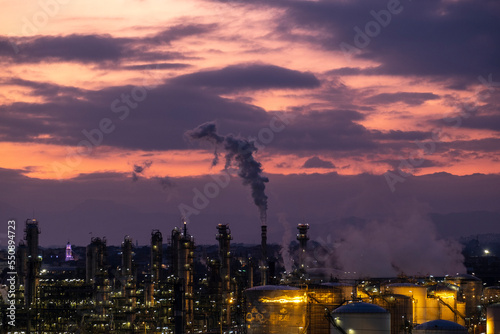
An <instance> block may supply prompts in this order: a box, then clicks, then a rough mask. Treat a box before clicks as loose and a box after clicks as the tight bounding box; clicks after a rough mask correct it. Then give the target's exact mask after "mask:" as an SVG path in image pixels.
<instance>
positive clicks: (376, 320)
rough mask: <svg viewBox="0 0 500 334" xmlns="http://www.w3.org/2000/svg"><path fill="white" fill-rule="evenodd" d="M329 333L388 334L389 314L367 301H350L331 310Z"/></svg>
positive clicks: (389, 329)
mask: <svg viewBox="0 0 500 334" xmlns="http://www.w3.org/2000/svg"><path fill="white" fill-rule="evenodd" d="M332 322H333V324H332V326H331V331H330V333H332V334H343V332H344V333H356V334H372V333H373V334H390V333H391V314H390V313H389V311H387V310H386V309H384V308H382V307H380V306H377V305H374V304H369V303H350V304H347V305H344V306H341V307H339V308H337V309H335V310H333V312H332Z"/></svg>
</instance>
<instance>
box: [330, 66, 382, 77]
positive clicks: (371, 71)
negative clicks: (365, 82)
mask: <svg viewBox="0 0 500 334" xmlns="http://www.w3.org/2000/svg"><path fill="white" fill-rule="evenodd" d="M377 69H378V68H377V67H368V68H359V67H341V68H336V69H333V70H330V71H327V72H326V74H331V75H339V76H348V75H377V74H380V73H379V72H377Z"/></svg>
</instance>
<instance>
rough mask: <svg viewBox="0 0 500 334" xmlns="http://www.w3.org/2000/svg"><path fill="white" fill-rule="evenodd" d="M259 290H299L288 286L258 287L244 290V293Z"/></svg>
mask: <svg viewBox="0 0 500 334" xmlns="http://www.w3.org/2000/svg"><path fill="white" fill-rule="evenodd" d="M259 290H300V289H299V288H296V287H293V286H288V285H260V286H255V287H253V288H249V289H246V291H259Z"/></svg>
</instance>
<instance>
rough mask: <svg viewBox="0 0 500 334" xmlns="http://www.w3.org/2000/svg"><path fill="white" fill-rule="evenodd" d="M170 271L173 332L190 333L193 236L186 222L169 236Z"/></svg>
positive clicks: (192, 315) (191, 323) (192, 314)
mask: <svg viewBox="0 0 500 334" xmlns="http://www.w3.org/2000/svg"><path fill="white" fill-rule="evenodd" d="M171 243H172V244H171V247H172V271H173V274H174V276H175V280H176V281H175V284H174V290H175V291H174V294H175V298H174V304H175V305H174V314H175V319H174V322H175V332H176V333H192V328H193V319H194V311H193V260H194V237H193V236H191V235H189V234H188V232H187V223H186V222H184V226H183V230H182V231H181V230H180V229H179V228H177V227H176V228H174V229H173V230H172V237H171Z"/></svg>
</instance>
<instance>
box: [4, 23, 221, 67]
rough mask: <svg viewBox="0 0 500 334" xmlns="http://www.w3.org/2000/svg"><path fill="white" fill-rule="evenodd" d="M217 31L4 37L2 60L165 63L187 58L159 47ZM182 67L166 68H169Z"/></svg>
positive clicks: (181, 28)
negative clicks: (132, 35) (135, 35)
mask: <svg viewBox="0 0 500 334" xmlns="http://www.w3.org/2000/svg"><path fill="white" fill-rule="evenodd" d="M216 28H217V25H216V24H182V25H176V26H172V27H169V28H167V29H165V30H164V31H162V32H160V33H158V34H156V35H154V36H149V37H145V38H119V37H113V36H111V35H107V34H106V35H78V34H72V35H66V36H35V37H12V38H10V39H8V38H6V37H2V36H0V59H2V58H3V59H5V60H10V61H14V62H20V63H25V62H26V63H38V62H42V61H43V62H59V61H67V62H81V63H94V64H98V65H99V66H112V64H114V63H118V62H121V61H123V60H133V61H144V62H147V61H151V62H161V61H165V60H170V59H181V58H185V57H184V56H183V55H182V54H180V53H178V52H170V51H165V52H161V51H155V49H156V48H157V46H158V44H160V43H164V44H170V43H171V42H172V41H174V40H179V39H182V38H185V37H188V36H194V35H201V34H204V33H207V32H209V31H213V30H214V29H216ZM181 67H182V65H180V64H176V65H173V64H169V65H165V68H181ZM184 67H185V66H184ZM129 69H132V70H134V69H141V65H130V68H129Z"/></svg>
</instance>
